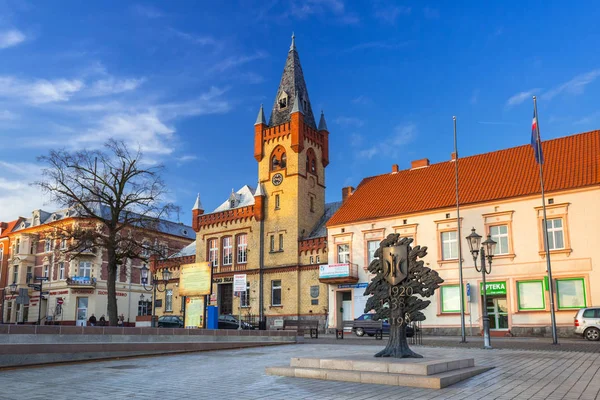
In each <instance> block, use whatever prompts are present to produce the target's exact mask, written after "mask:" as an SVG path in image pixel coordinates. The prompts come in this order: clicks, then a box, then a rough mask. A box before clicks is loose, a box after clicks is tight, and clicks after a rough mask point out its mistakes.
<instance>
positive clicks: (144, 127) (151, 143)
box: [75, 111, 175, 154]
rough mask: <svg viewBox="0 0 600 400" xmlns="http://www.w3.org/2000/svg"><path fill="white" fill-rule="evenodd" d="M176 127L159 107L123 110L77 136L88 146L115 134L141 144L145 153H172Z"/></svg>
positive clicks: (78, 140)
mask: <svg viewBox="0 0 600 400" xmlns="http://www.w3.org/2000/svg"><path fill="white" fill-rule="evenodd" d="M174 133H175V129H173V128H172V127H169V126H167V125H165V124H164V123H163V122H162V121H161V120H160V119H159V117H158V115H157V113H156V111H148V112H144V113H121V114H112V115H107V116H106V117H104V118H103V119H102V120H101V121H100V123H99V126H98V127H96V128H94V129H91V130H90V131H89V132H88V133H86V134H84V135H82V136H79V137H77V138H76V139H75V141H76V143H77V144H79V145H82V146H85V147H88V146H90V145H91V146H98V147H99V146H101V145H102V144H103V143H104V142H106V140H108V139H110V138H112V139H116V140H123V141H124V142H125V143H127V144H128V145H130V146H132V147H134V148H135V147H138V146H139V147H140V148H141V150H142V151H143V152H145V153H154V154H171V153H172V152H173V148H172V144H170V143H168V142H169V139H171V138H172V136H173V134H174Z"/></svg>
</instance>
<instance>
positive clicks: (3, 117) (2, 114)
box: [0, 110, 19, 121]
mask: <svg viewBox="0 0 600 400" xmlns="http://www.w3.org/2000/svg"><path fill="white" fill-rule="evenodd" d="M17 118H19V116H18V115H17V114H15V113H13V112H10V111H8V110H0V121H12V120H15V119H17Z"/></svg>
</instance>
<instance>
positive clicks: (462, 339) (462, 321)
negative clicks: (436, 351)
mask: <svg viewBox="0 0 600 400" xmlns="http://www.w3.org/2000/svg"><path fill="white" fill-rule="evenodd" d="M452 120H453V121H454V176H455V188H456V224H457V226H458V232H457V234H458V238H457V241H458V280H459V281H460V287H459V290H460V343H467V338H466V334H465V290H464V282H463V268H462V245H461V242H462V235H461V233H460V222H461V221H460V207H459V197H458V144H457V140H456V117H452Z"/></svg>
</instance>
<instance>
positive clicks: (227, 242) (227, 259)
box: [223, 236, 233, 265]
mask: <svg viewBox="0 0 600 400" xmlns="http://www.w3.org/2000/svg"><path fill="white" fill-rule="evenodd" d="M231 241H232V239H231V236H225V237H224V238H223V265H231V264H233V254H232V253H233V245H232V244H231Z"/></svg>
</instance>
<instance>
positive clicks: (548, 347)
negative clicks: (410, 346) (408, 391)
mask: <svg viewBox="0 0 600 400" xmlns="http://www.w3.org/2000/svg"><path fill="white" fill-rule="evenodd" d="M386 340H387V337H385V336H384V337H383V342H385V341H386ZM305 341H306V343H311V344H312V343H314V344H339V345H353V346H356V345H365V346H369V345H375V346H381V343H382V341H379V340H375V338H373V337H357V336H356V335H354V334H346V335H345V336H344V340H337V339H336V338H335V335H329V334H327V335H319V338H318V339H310V338H308V336H307V337H306V339H305ZM459 342H460V336H423V345H425V346H435V347H460V348H473V349H481V348H482V347H483V338H482V337H477V336H474V337H471V336H467V343H459ZM491 343H492V347H494V348H495V349H515V350H516V349H521V350H544V351H584V352H588V353H600V342H591V341H589V340H585V339H583V338H579V339H578V338H558V344H557V345H554V344H552V338H551V337H550V338H538V337H512V338H507V337H493V338H491Z"/></svg>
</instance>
